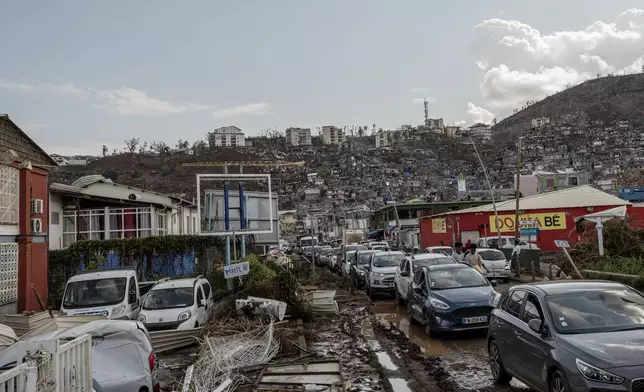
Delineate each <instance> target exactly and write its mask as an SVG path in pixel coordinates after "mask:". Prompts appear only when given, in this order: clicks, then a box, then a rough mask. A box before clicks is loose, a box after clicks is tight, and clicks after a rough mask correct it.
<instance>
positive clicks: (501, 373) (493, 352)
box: [488, 340, 512, 384]
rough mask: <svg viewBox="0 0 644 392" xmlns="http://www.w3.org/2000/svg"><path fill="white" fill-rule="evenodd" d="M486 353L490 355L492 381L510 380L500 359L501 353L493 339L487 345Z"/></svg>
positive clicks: (510, 377)
mask: <svg viewBox="0 0 644 392" xmlns="http://www.w3.org/2000/svg"><path fill="white" fill-rule="evenodd" d="M488 354H489V356H490V369H491V370H492V378H494V381H496V382H498V383H499V384H507V383H509V382H510V380H512V376H510V375H509V374H508V373H506V372H505V368H504V367H503V361H502V360H501V353H500V352H499V348H498V347H497V345H496V342H495V341H494V340H492V341H491V342H490V345H489V346H488Z"/></svg>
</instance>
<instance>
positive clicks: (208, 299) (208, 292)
mask: <svg viewBox="0 0 644 392" xmlns="http://www.w3.org/2000/svg"><path fill="white" fill-rule="evenodd" d="M201 287H203V294H204V296H205V297H206V302H207V304H208V305H206V311H207V310H208V309H210V308H211V307H212V306H213V305H214V302H213V300H212V290H211V289H210V283H208V282H207V281H204V282H203V283H202V285H201Z"/></svg>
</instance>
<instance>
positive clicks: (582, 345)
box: [559, 329, 644, 369]
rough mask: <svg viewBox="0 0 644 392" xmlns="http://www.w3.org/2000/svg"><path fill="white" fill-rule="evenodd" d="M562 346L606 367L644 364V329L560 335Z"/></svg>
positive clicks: (597, 364)
mask: <svg viewBox="0 0 644 392" xmlns="http://www.w3.org/2000/svg"><path fill="white" fill-rule="evenodd" d="M559 337H560V339H561V343H562V347H563V348H565V349H566V350H567V351H569V352H571V353H573V354H574V355H577V356H579V357H580V358H579V359H581V360H583V361H586V362H588V363H590V364H591V365H595V366H598V367H601V368H604V369H610V368H616V367H623V366H637V365H644V330H642V329H640V330H635V331H622V332H603V333H592V334H591V333H587V334H577V335H559Z"/></svg>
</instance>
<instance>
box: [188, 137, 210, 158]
mask: <svg viewBox="0 0 644 392" xmlns="http://www.w3.org/2000/svg"><path fill="white" fill-rule="evenodd" d="M207 150H208V144H207V143H206V142H205V141H204V140H197V141H196V142H194V143H192V152H193V153H194V154H195V155H200V154H203V153H205V152H206V151H207Z"/></svg>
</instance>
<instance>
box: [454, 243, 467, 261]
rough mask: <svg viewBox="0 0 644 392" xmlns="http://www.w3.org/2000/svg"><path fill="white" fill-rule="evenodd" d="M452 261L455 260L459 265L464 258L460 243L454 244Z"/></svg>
mask: <svg viewBox="0 0 644 392" xmlns="http://www.w3.org/2000/svg"><path fill="white" fill-rule="evenodd" d="M452 257H453V258H454V260H456V261H457V262H459V263H462V262H463V258H464V257H465V253H463V243H462V242H456V243H454V254H453V255H452Z"/></svg>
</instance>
